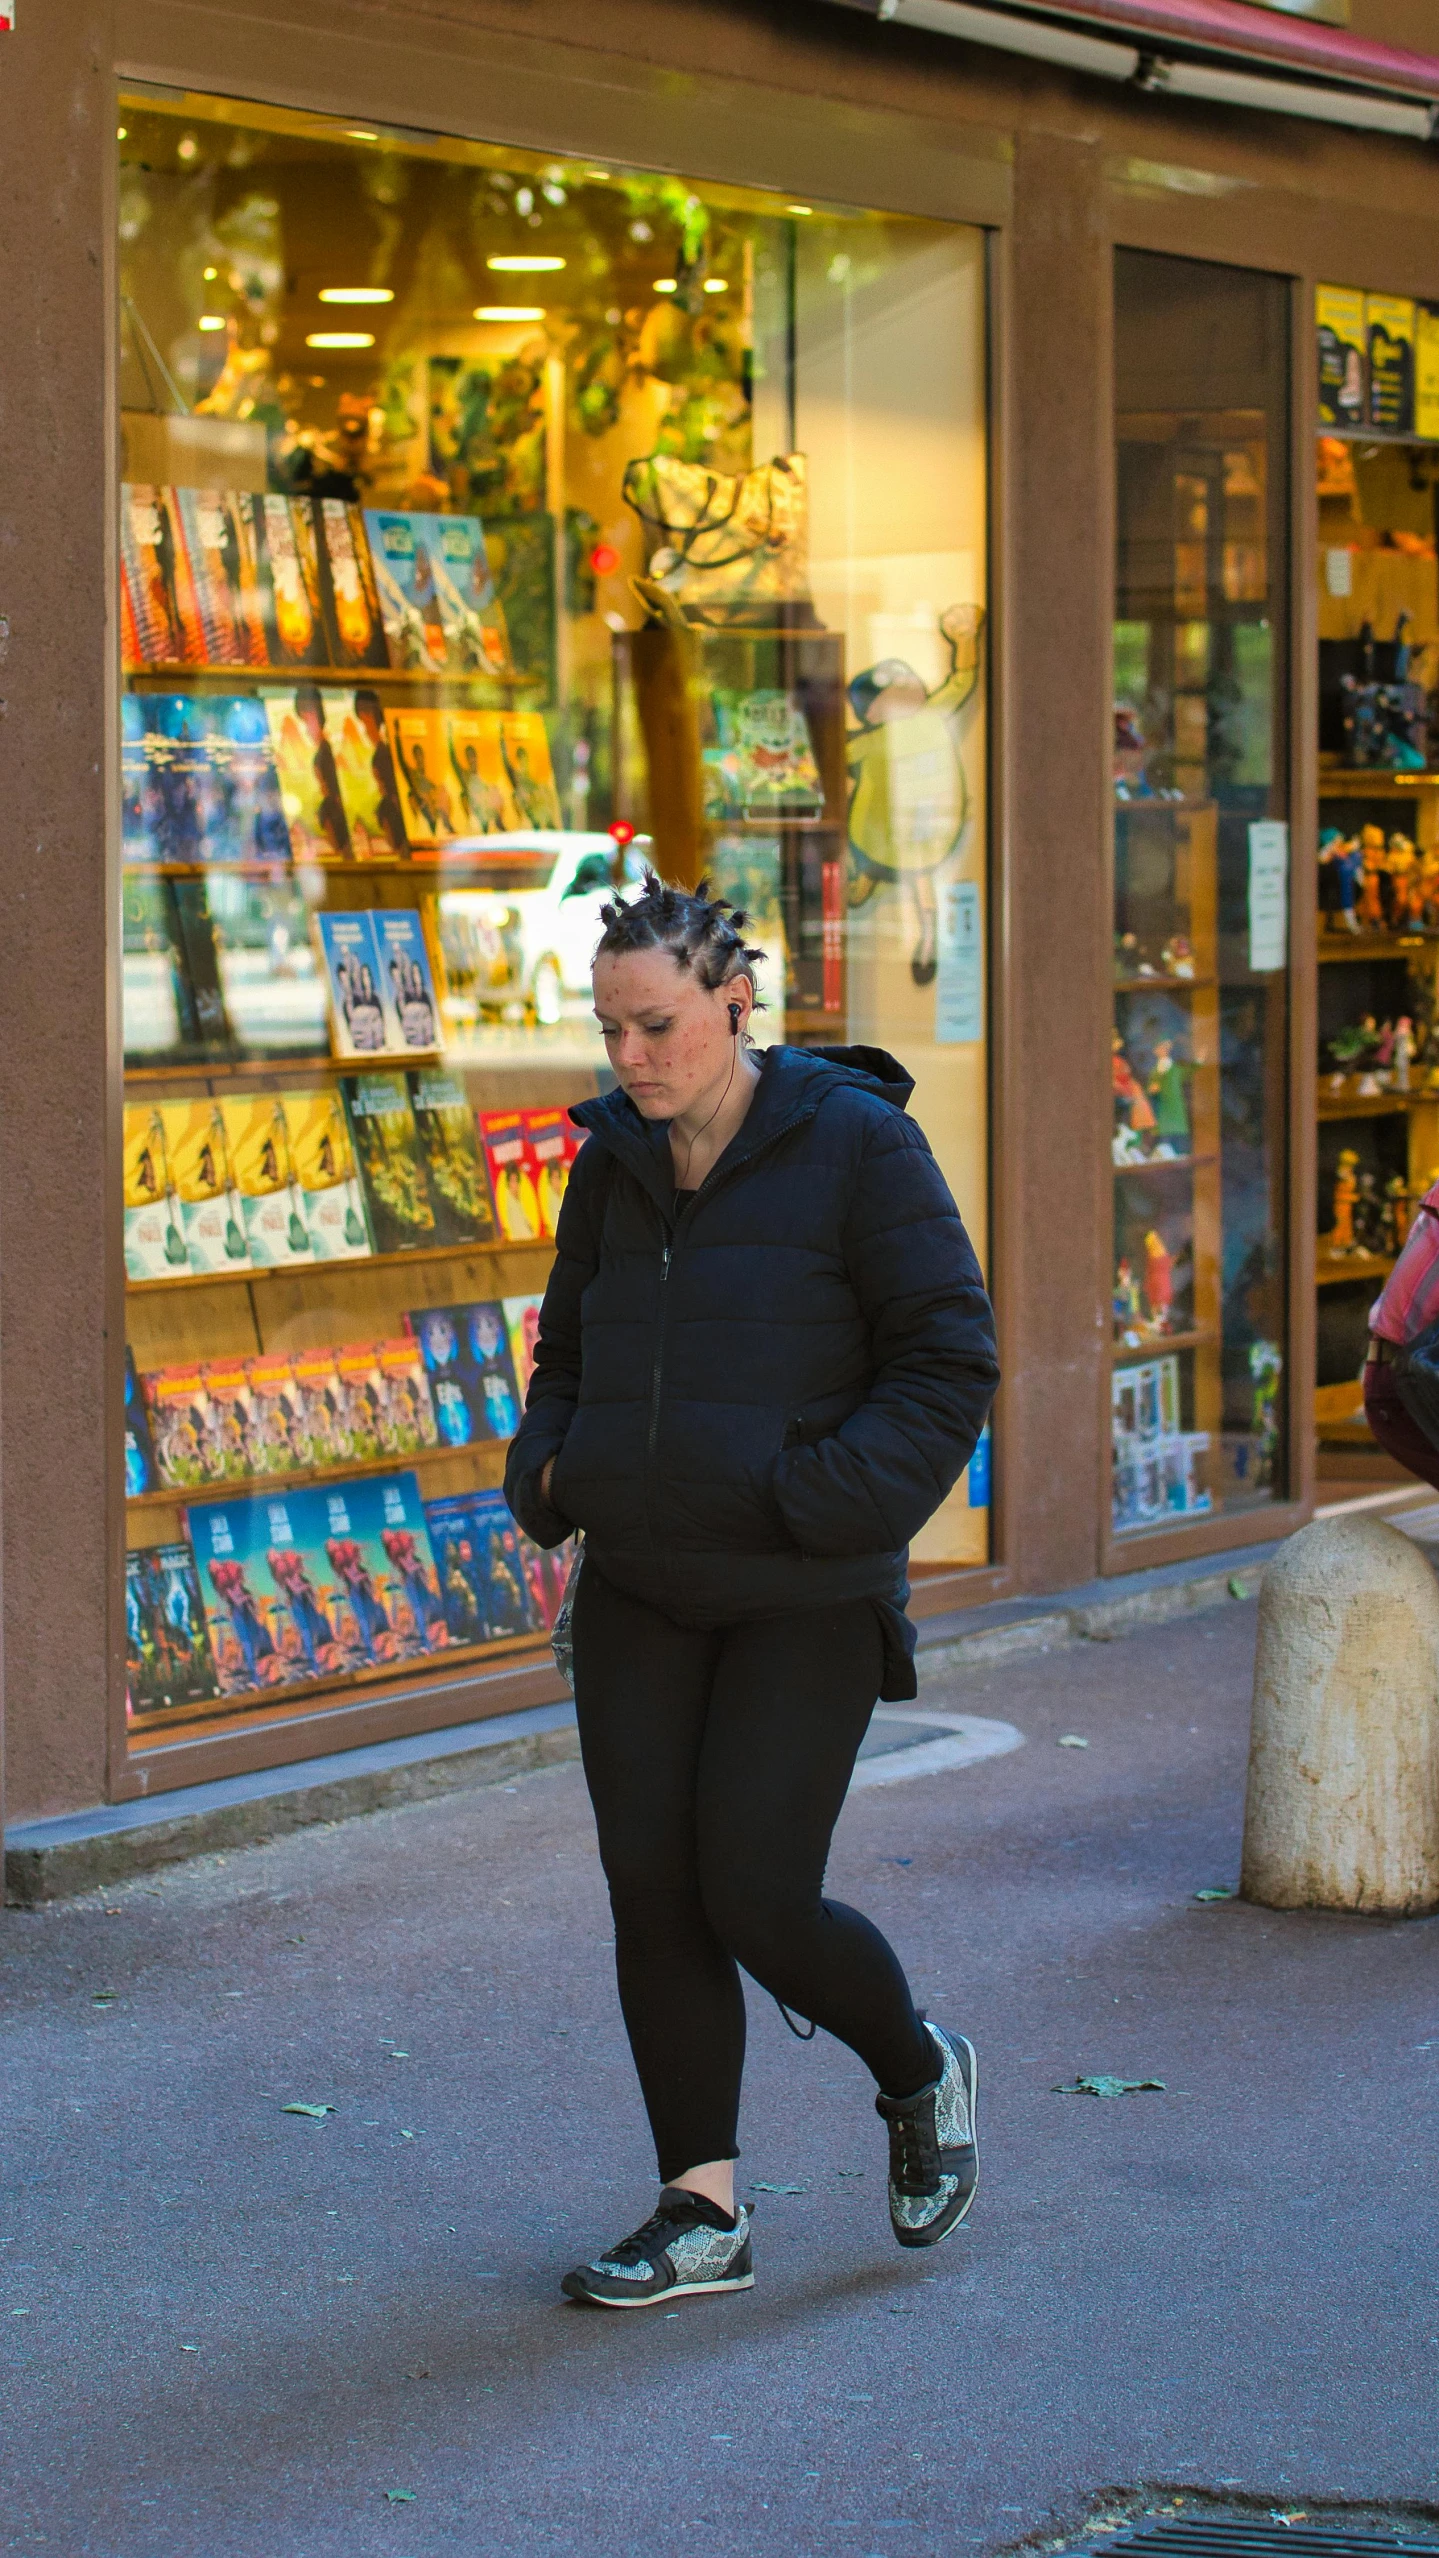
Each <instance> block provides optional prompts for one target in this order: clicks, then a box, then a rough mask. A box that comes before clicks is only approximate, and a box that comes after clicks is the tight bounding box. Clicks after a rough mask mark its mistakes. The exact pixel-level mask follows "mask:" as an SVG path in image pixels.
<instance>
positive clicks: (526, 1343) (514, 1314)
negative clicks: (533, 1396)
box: [500, 1297, 545, 1411]
mask: <svg viewBox="0 0 1439 2558" xmlns="http://www.w3.org/2000/svg"><path fill="white" fill-rule="evenodd" d="M544 1302H545V1301H544V1298H543V1297H502V1298H501V1299H500V1304H501V1306H502V1308H503V1310H504V1317H505V1329H506V1331H507V1332H508V1334H509V1336H510V1357H511V1358H512V1359H513V1361H514V1363H515V1379H516V1383H517V1384H518V1386H519V1390H520V1408H521V1410H522V1411H523V1409H524V1402H525V1397H526V1395H527V1394H528V1393H529V1390H530V1379H531V1377H532V1376H533V1375H534V1373H535V1344H536V1342H537V1341H538V1340H539V1337H540V1308H541V1306H542V1305H543V1304H544Z"/></svg>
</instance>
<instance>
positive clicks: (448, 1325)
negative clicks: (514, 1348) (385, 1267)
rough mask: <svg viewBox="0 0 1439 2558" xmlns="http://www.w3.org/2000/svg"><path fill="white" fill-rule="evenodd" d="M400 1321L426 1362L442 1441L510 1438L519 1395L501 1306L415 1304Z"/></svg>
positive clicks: (456, 1443) (463, 1444) (462, 1444)
mask: <svg viewBox="0 0 1439 2558" xmlns="http://www.w3.org/2000/svg"><path fill="white" fill-rule="evenodd" d="M405 1322H406V1324H407V1325H408V1327H409V1329H410V1331H411V1332H412V1333H413V1335H414V1337H415V1339H416V1341H417V1342H418V1343H419V1347H420V1355H421V1357H422V1358H423V1360H424V1363H425V1373H426V1376H427V1377H428V1379H429V1387H430V1396H431V1400H432V1402H433V1404H434V1411H435V1420H436V1422H437V1424H438V1426H439V1435H440V1441H441V1444H442V1445H443V1446H445V1447H449V1448H467V1447H469V1446H471V1445H472V1444H473V1443H475V1442H476V1441H481V1440H486V1439H509V1438H513V1436H514V1433H515V1432H516V1430H517V1429H518V1428H519V1426H520V1394H519V1387H518V1385H517V1383H516V1380H515V1367H514V1360H513V1357H512V1355H511V1351H510V1335H509V1328H508V1326H507V1324H506V1322H505V1312H504V1308H503V1306H502V1305H501V1304H500V1303H499V1302H498V1301H497V1300H494V1299H484V1300H481V1301H478V1302H475V1303H472V1304H469V1305H459V1306H419V1307H416V1308H415V1309H414V1310H413V1311H412V1312H411V1313H409V1314H407V1315H406V1317H405Z"/></svg>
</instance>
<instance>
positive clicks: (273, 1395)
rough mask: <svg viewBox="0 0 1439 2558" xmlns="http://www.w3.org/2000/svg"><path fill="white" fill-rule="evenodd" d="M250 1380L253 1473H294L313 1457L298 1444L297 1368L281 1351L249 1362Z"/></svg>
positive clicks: (273, 1351)
mask: <svg viewBox="0 0 1439 2558" xmlns="http://www.w3.org/2000/svg"><path fill="white" fill-rule="evenodd" d="M246 1365H247V1367H248V1370H249V1379H250V1472H251V1473H252V1474H259V1475H271V1474H295V1473H297V1472H298V1470H299V1469H300V1467H301V1466H304V1465H308V1464H310V1463H311V1462H312V1460H311V1459H310V1458H308V1457H303V1456H301V1455H300V1453H299V1451H298V1448H297V1446H296V1430H297V1424H298V1418H299V1404H298V1398H297V1396H296V1392H295V1371H294V1367H293V1365H292V1363H291V1361H290V1360H289V1358H288V1357H287V1356H286V1355H285V1353H284V1352H283V1351H280V1350H265V1351H262V1352H261V1353H260V1355H259V1357H258V1358H255V1359H250V1360H248V1361H247V1362H246Z"/></svg>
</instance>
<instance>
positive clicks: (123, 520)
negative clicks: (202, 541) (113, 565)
mask: <svg viewBox="0 0 1439 2558" xmlns="http://www.w3.org/2000/svg"><path fill="white" fill-rule="evenodd" d="M174 551H175V535H174V528H173V526H172V523H171V520H170V515H169V512H168V509H167V508H166V505H165V492H164V490H163V489H157V488H149V487H145V486H143V485H137V484H135V483H133V482H128V481H127V483H126V484H125V486H124V487H123V488H122V489H121V491H120V576H121V583H122V588H123V603H122V612H121V645H122V649H123V651H124V662H125V664H126V665H127V666H183V665H184V664H185V663H186V662H187V661H186V655H185V636H184V633H183V631H182V629H181V627H180V617H179V613H178V611H177V609H176V603H175V588H174Z"/></svg>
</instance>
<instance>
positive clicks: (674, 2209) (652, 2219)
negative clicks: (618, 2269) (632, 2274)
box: [605, 2200, 692, 2265]
mask: <svg viewBox="0 0 1439 2558" xmlns="http://www.w3.org/2000/svg"><path fill="white" fill-rule="evenodd" d="M691 2217H692V2215H691V2214H690V2213H689V2212H688V2211H687V2210H686V2208H685V2206H684V2204H683V2203H672V2202H670V2201H668V2200H666V2201H664V2202H661V2203H657V2204H656V2206H655V2208H654V2210H653V2211H652V2212H651V2214H650V2216H649V2219H648V2220H646V2221H641V2223H640V2225H639V2228H638V2229H632V2230H631V2232H630V2234H629V2237H628V2238H622V2239H621V2240H620V2242H619V2244H618V2246H617V2247H607V2248H606V2249H605V2255H606V2257H607V2258H608V2260H609V2262H610V2263H611V2264H612V2265H631V2264H638V2263H639V2260H640V2258H641V2257H642V2256H648V2254H649V2252H650V2249H651V2248H652V2247H663V2246H665V2245H666V2244H667V2243H668V2241H669V2239H670V2238H671V2237H672V2235H673V2233H674V2229H675V2224H676V2223H677V2222H678V2223H680V2224H681V2225H683V2224H684V2223H685V2222H687V2221H688V2220H689V2219H690V2218H691Z"/></svg>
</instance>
